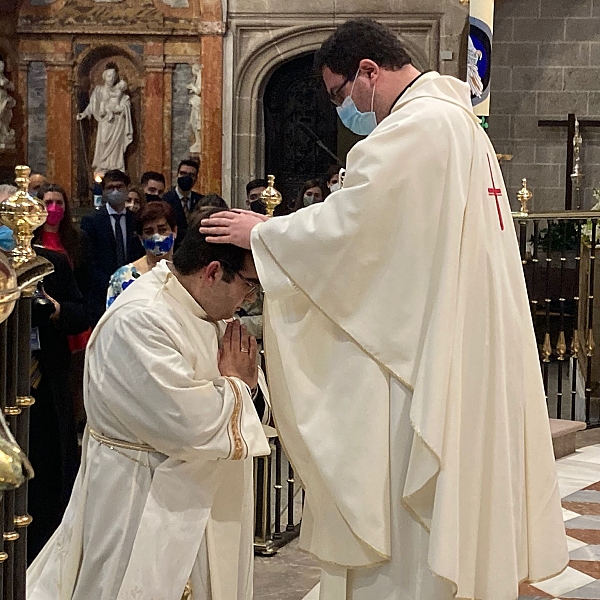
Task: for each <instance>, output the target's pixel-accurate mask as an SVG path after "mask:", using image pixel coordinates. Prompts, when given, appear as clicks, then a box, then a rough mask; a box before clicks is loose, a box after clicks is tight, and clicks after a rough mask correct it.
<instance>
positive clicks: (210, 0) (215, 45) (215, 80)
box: [200, 0, 225, 194]
mask: <svg viewBox="0 0 600 600" xmlns="http://www.w3.org/2000/svg"><path fill="white" fill-rule="evenodd" d="M222 10H223V9H222V6H221V0H202V4H201V18H202V23H201V25H200V32H201V37H200V62H201V63H202V97H201V98H202V105H201V106H202V130H201V133H202V154H201V161H202V164H201V166H200V189H201V190H202V191H203V192H204V193H210V192H216V193H217V194H220V193H221V183H222V164H223V158H222V154H223V35H224V33H225V24H224V23H223V22H222V19H223V14H222Z"/></svg>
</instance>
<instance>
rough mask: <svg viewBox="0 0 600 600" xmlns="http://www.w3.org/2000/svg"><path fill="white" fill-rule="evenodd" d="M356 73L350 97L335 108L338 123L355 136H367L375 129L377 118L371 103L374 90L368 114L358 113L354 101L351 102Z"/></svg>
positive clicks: (373, 98)
mask: <svg viewBox="0 0 600 600" xmlns="http://www.w3.org/2000/svg"><path fill="white" fill-rule="evenodd" d="M357 77H358V73H357V74H356V77H355V78H354V82H353V83H352V90H351V91H350V95H349V96H346V98H344V102H342V105H341V106H338V107H337V108H336V110H337V114H338V116H339V117H340V121H341V122H342V123H343V124H344V125H345V126H346V127H347V128H348V129H349V130H350V131H352V132H353V133H356V134H357V135H369V134H370V133H371V132H372V131H373V130H374V129H375V127H377V117H376V116H375V112H374V111H373V102H374V100H375V88H373V97H372V98H371V110H370V111H369V112H364V113H362V112H360V111H359V110H358V108H356V104H355V103H354V100H352V93H353V92H354V84H355V83H356V79H357Z"/></svg>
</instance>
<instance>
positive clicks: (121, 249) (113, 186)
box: [81, 170, 144, 326]
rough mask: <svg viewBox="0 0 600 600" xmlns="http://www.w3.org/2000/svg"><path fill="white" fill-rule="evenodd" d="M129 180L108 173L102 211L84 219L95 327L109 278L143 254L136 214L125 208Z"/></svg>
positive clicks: (89, 295)
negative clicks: (135, 229)
mask: <svg viewBox="0 0 600 600" xmlns="http://www.w3.org/2000/svg"><path fill="white" fill-rule="evenodd" d="M129 181H130V180H129V177H128V176H127V175H126V174H125V173H123V172H122V171H118V170H112V171H107V172H106V174H105V175H104V179H103V181H102V201H103V206H102V208H100V209H99V210H97V211H95V212H94V213H92V214H89V215H86V216H85V217H83V219H81V232H82V238H83V244H84V249H85V253H86V258H87V264H88V268H89V289H88V290H87V293H86V302H87V307H88V314H89V319H90V323H91V325H92V326H95V325H96V323H97V322H98V321H99V320H100V317H101V316H102V315H103V314H104V311H105V307H106V290H107V289H108V282H109V280H110V276H111V275H112V274H113V273H114V272H115V271H116V270H117V269H118V268H120V267H122V266H123V265H126V264H129V263H131V262H133V261H135V260H137V259H138V258H141V257H142V256H143V255H144V249H143V247H142V244H141V242H140V240H139V238H138V237H137V236H136V235H135V233H134V226H133V213H132V212H131V211H128V210H127V209H126V208H125V202H126V200H127V187H128V185H129Z"/></svg>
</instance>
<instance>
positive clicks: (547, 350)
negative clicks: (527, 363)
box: [542, 333, 552, 362]
mask: <svg viewBox="0 0 600 600" xmlns="http://www.w3.org/2000/svg"><path fill="white" fill-rule="evenodd" d="M542 356H543V357H544V362H550V356H552V344H551V343H550V334H549V333H547V334H546V335H545V337H544V345H543V346H542Z"/></svg>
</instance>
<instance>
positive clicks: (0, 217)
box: [0, 165, 48, 268]
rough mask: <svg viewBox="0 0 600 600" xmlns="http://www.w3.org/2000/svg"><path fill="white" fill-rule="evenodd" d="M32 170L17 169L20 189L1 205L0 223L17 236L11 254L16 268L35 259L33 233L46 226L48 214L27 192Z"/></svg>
mask: <svg viewBox="0 0 600 600" xmlns="http://www.w3.org/2000/svg"><path fill="white" fill-rule="evenodd" d="M30 173H31V169H30V168H29V167H26V166H24V165H20V166H18V167H15V175H16V177H15V183H16V184H17V187H18V188H19V189H18V190H17V191H16V192H15V193H14V194H13V195H12V196H10V197H9V198H7V199H6V200H4V201H3V202H1V203H0V221H2V223H4V224H5V225H7V226H8V227H10V228H11V229H12V230H13V231H14V234H15V241H16V247H15V249H14V250H13V251H12V252H11V258H12V263H13V266H14V267H15V268H18V267H20V266H21V265H23V264H25V263H26V262H28V261H30V260H31V259H32V258H34V257H35V252H34V251H33V248H32V247H31V240H32V238H33V232H34V230H36V229H37V228H38V227H40V226H41V225H43V224H44V222H45V221H46V218H47V216H48V213H47V211H46V207H45V206H44V205H43V203H42V202H40V201H39V200H38V199H37V198H32V197H31V196H30V195H29V193H28V192H27V186H28V185H29V174H30Z"/></svg>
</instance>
